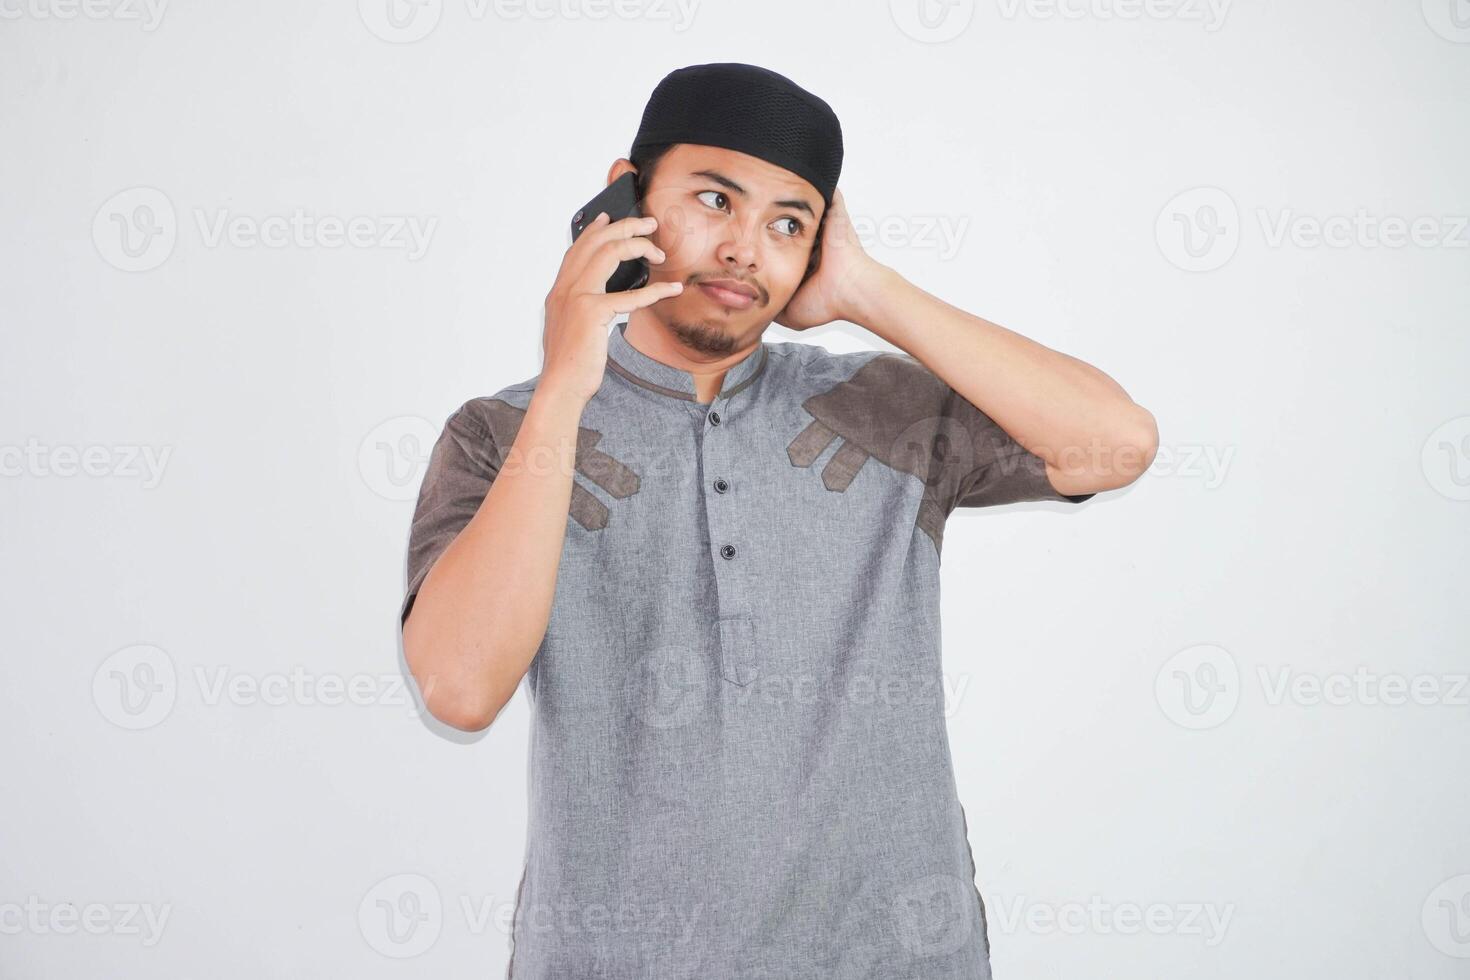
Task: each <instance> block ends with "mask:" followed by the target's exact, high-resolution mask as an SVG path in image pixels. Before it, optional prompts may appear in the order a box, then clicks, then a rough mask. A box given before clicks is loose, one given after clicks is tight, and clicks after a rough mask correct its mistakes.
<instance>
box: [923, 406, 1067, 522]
mask: <svg viewBox="0 0 1470 980" xmlns="http://www.w3.org/2000/svg"><path fill="white" fill-rule="evenodd" d="M944 388H945V392H946V394H945V402H944V404H945V408H944V417H945V419H946V420H947V424H948V425H949V426H950V427H952V428H956V429H957V430H958V431H962V432H963V433H964V434H965V436H966V437H967V438H966V440H965V442H966V443H967V445H965V446H964V447H963V448H962V451H959V452H954V453H953V456H954V458H955V459H956V460H957V462H959V464H960V472H959V474H958V480H957V481H956V482H955V484H954V490H953V492H952V493H953V495H952V497H951V498H950V499H948V500H946V501H943V506H944V510H945V512H946V513H949V512H950V511H952V510H953V509H954V508H956V507H989V506H992V505H995V504H1013V503H1019V502H1021V501H1025V500H1061V501H1065V502H1067V503H1073V504H1080V503H1082V502H1083V501H1085V500H1090V499H1092V498H1093V497H1094V496H1096V494H1095V493H1081V494H1065V493H1061V492H1059V491H1058V490H1057V489H1056V488H1055V487H1053V486H1052V483H1051V480H1050V478H1048V477H1047V475H1046V460H1044V459H1042V458H1041V457H1040V456H1038V455H1036V454H1035V453H1033V452H1031V451H1029V450H1028V449H1027V448H1026V447H1025V446H1023V445H1021V444H1020V443H1019V442H1017V441H1016V440H1015V439H1014V438H1012V437H1011V436H1010V435H1009V434H1008V433H1007V432H1006V431H1005V430H1004V429H1002V428H1001V427H1000V426H999V425H998V424H997V423H996V422H995V421H994V420H993V419H991V418H990V416H988V415H986V414H985V413H984V412H982V411H980V409H978V408H976V407H975V405H974V404H973V403H971V402H970V401H969V400H968V399H967V398H965V396H964V395H962V394H960V393H959V392H958V391H956V390H955V389H954V388H951V387H950V386H949V385H947V384H946V385H944Z"/></svg>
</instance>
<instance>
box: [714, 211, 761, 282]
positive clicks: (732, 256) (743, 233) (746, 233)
mask: <svg viewBox="0 0 1470 980" xmlns="http://www.w3.org/2000/svg"><path fill="white" fill-rule="evenodd" d="M725 227H726V228H727V229H728V230H729V234H728V236H727V237H726V239H725V241H724V242H722V243H721V244H720V261H721V262H723V263H725V264H726V265H733V266H734V267H735V268H737V269H742V270H749V271H754V270H755V269H756V268H758V267H759V265H760V259H761V252H760V236H759V231H758V229H757V228H756V225H755V220H754V219H750V218H747V219H746V220H744V221H730V222H727V223H726V225H725Z"/></svg>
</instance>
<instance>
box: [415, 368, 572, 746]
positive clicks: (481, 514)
mask: <svg viewBox="0 0 1470 980" xmlns="http://www.w3.org/2000/svg"><path fill="white" fill-rule="evenodd" d="M584 404H585V401H584V400H583V399H580V398H576V397H572V396H567V395H563V394H562V393H561V392H560V391H559V390H558V389H553V388H538V390H537V391H536V393H535V394H534V395H533V396H532V398H531V402H530V405H529V406H528V408H527V410H526V415H525V418H524V419H523V420H522V422H521V426H520V430H519V431H518V432H517V434H516V438H515V442H514V443H513V444H512V446H511V448H510V450H509V451H508V452H507V454H506V459H505V461H504V464H503V465H502V466H501V468H500V471H499V473H498V474H497V475H496V478H495V480H494V481H493V482H492V483H491V485H490V489H489V491H488V492H487V493H486V494H485V498H484V500H483V501H481V503H480V506H479V508H478V510H477V511H476V512H475V516H474V517H473V518H471V519H470V521H469V522H468V523H467V524H466V525H465V527H464V529H463V530H461V531H460V533H459V534H458V535H457V536H456V537H455V539H454V540H453V541H452V542H451V543H450V544H449V545H448V547H446V548H445V549H444V552H443V553H442V554H441V555H440V556H439V558H438V560H437V561H436V562H435V563H434V565H433V567H432V568H431V569H430V571H429V574H428V575H427V576H426V577H425V579H424V582H423V584H422V586H421V587H420V589H419V593H418V597H417V598H416V599H415V600H414V606H413V610H412V612H411V613H410V614H409V617H408V620H407V622H405V624H404V627H403V648H404V655H405V657H406V658H407V660H408V664H409V668H410V669H411V670H412V671H413V674H414V678H415V680H416V681H417V682H418V684H419V688H420V690H421V691H422V692H423V696H424V702H425V704H426V706H427V707H428V708H429V710H430V712H432V713H433V714H434V716H435V717H437V718H439V719H441V720H442V721H444V722H446V723H447V724H450V725H453V726H454V727H456V728H462V729H465V730H478V729H481V728H484V727H485V726H487V725H489V724H490V722H491V721H493V720H494V718H495V716H496V715H497V714H499V712H500V710H501V708H503V707H504V706H505V704H506V703H507V702H508V701H509V700H510V699H511V697H512V696H513V695H514V694H515V690H516V687H517V685H519V684H520V681H521V678H522V677H523V676H524V675H525V673H526V670H527V668H528V667H529V666H530V664H531V661H532V659H533V658H534V657H535V655H536V651H537V649H539V648H540V645H541V641H542V639H543V638H544V637H545V635H546V627H547V624H548V622H549V621H550V616H551V603H552V597H553V594H554V592H555V588H556V575H557V568H558V565H559V563H560V560H561V553H562V547H563V544H564V540H565V537H566V522H567V512H568V510H569V507H570V503H571V494H572V472H573V468H574V465H575V462H576V444H577V429H578V425H579V423H580V419H581V414H582V409H583V407H584Z"/></svg>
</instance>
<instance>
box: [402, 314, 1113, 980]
mask: <svg viewBox="0 0 1470 980" xmlns="http://www.w3.org/2000/svg"><path fill="white" fill-rule="evenodd" d="M625 326H626V323H625V322H619V323H617V324H616V326H615V327H614V328H613V330H612V331H611V333H610V335H609V337H608V362H607V369H606V371H605V374H604V377H603V381H602V384H601V387H600V388H599V389H598V391H597V393H596V394H595V395H594V396H593V397H592V399H591V400H590V401H589V402H588V403H587V405H586V408H585V410H584V412H583V414H582V418H581V428H580V431H579V433H578V440H577V452H576V474H575V477H574V481H573V482H574V487H573V491H572V500H571V507H570V512H569V514H568V517H567V529H566V540H565V546H564V549H563V552H562V556H561V564H560V568H559V571H558V576H557V582H556V590H555V597H554V600H553V607H552V613H551V618H550V622H549V625H548V627H547V630H546V636H545V638H544V640H543V642H542V644H541V646H540V648H539V649H538V650H537V652H536V655H535V658H534V659H533V660H532V662H531V665H530V669H529V670H528V672H527V674H526V677H525V680H524V682H523V683H525V684H526V686H527V688H528V692H529V695H530V699H531V705H532V716H531V717H532V722H531V725H532V732H531V741H530V751H529V756H530V758H529V768H530V771H529V776H530V783H529V786H530V800H529V831H528V837H527V846H526V854H525V865H524V871H523V874H522V877H521V881H520V885H519V887H518V889H517V892H516V902H515V913H514V918H513V926H512V954H511V964H510V970H509V973H508V975H509V976H511V977H514V978H524V980H541V978H557V980H567V978H574V977H575V978H584V977H598V978H612V980H625V978H627V980H633V978H638V980H644V978H653V977H658V978H685V977H688V978H700V980H716V978H742V980H743V978H751V980H756V978H759V980H771V978H778V977H792V978H802V980H815V978H824V977H831V978H841V980H847V978H859V977H883V978H885V980H901V978H915V980H918V978H923V980H948V978H961V977H963V978H966V980H975V978H988V977H989V976H990V967H989V941H988V936H987V929H986V919H985V911H984V906H983V903H982V901H981V898H980V894H979V892H978V890H977V888H976V884H975V866H974V863H973V860H972V857H971V852H970V845H969V840H968V836H967V826H966V821H965V816H964V811H963V808H962V807H961V805H960V802H959V799H958V795H957V791H956V787H955V781H954V774H953V770H952V767H951V761H950V752H949V742H948V736H947V733H946V729H945V717H944V694H943V684H942V674H941V662H940V622H939V565H940V553H941V545H942V540H943V530H944V523H945V519H946V518H947V517H948V515H949V514H950V513H951V512H952V511H953V510H954V508H955V507H982V506H986V505H991V504H1003V503H1009V502H1014V501H1022V500H1064V501H1072V502H1080V501H1083V500H1086V499H1088V498H1089V497H1091V496H1092V494H1082V495H1078V496H1066V495H1063V494H1061V493H1058V492H1057V491H1056V490H1055V489H1053V487H1052V486H1051V483H1050V481H1049V480H1048V479H1047V477H1046V468H1045V466H1046V464H1045V462H1044V461H1043V460H1042V459H1041V458H1040V457H1038V456H1036V455H1034V454H1032V453H1030V452H1028V451H1027V450H1026V449H1025V448H1024V447H1022V446H1021V445H1020V444H1019V443H1017V442H1016V441H1015V440H1013V439H1012V438H1011V437H1010V436H1008V435H1007V434H1006V433H1005V432H1004V431H1003V430H1002V429H1000V427H999V426H997V425H996V424H995V423H994V422H993V421H991V420H990V419H989V418H988V417H986V416H985V415H984V414H983V413H982V412H980V411H979V410H978V409H977V408H975V407H974V406H973V405H972V404H970V403H969V402H968V401H967V400H965V399H964V398H963V396H961V395H959V394H958V393H957V392H956V391H955V390H954V389H953V388H951V387H949V386H948V385H947V384H945V383H944V381H943V380H942V379H940V378H939V377H938V376H937V375H935V374H934V373H933V372H932V371H930V370H929V369H928V368H926V367H925V366H923V364H922V363H921V362H919V361H918V360H917V359H915V358H913V357H910V356H908V355H906V354H897V353H890V352H880V351H863V352H858V353H845V354H833V353H830V352H828V351H826V350H825V349H823V348H821V347H817V346H812V345H808V344H798V343H777V342H762V343H761V344H760V346H759V347H757V348H756V349H755V350H754V351H753V352H752V353H751V354H750V355H749V356H748V357H746V358H745V359H744V360H742V361H741V362H740V363H738V364H736V365H735V366H734V367H732V368H730V370H729V371H728V372H727V373H726V375H725V377H724V380H723V387H722V390H721V391H720V394H719V395H718V396H717V397H716V398H715V399H714V401H713V402H712V403H709V404H702V403H700V402H698V401H697V400H696V399H695V388H694V383H693V378H692V377H691V376H690V375H689V374H688V373H686V372H684V371H681V370H678V369H677V368H673V367H670V366H668V365H665V364H662V363H660V362H659V361H656V360H654V359H653V358H651V357H649V356H647V355H645V354H643V353H642V352H640V351H639V350H637V349H636V348H634V347H633V346H632V345H631V344H629V343H628V341H627V339H626V338H625V337H624V336H623V330H624V328H625ZM538 377H539V376H538ZM536 381H537V379H536V378H533V379H531V380H530V381H526V382H523V383H521V384H516V385H511V386H509V387H507V388H504V389H502V390H501V391H499V392H497V393H496V394H495V395H494V396H491V397H488V398H474V399H471V400H470V401H468V402H466V403H465V404H464V405H463V406H462V407H460V408H459V409H458V410H457V411H455V412H454V414H453V415H451V416H450V418H449V419H448V420H447V421H446V423H445V425H444V429H443V432H442V434H441V436H440V437H439V439H438V441H437V442H436V444H435V445H434V448H433V451H432V453H431V454H430V458H429V464H428V470H427V473H426V475H425V477H424V480H423V484H422V486H421V488H420V491H419V498H418V503H417V506H416V508H415V512H414V517H413V525H412V530H411V535H410V543H409V553H408V585H407V590H406V595H405V597H404V603H403V607H402V613H403V616H404V617H406V616H407V613H408V610H409V608H410V607H411V605H412V602H413V598H414V595H415V594H416V593H417V591H418V588H419V586H420V584H421V583H422V582H423V580H424V577H425V576H426V575H427V574H428V571H429V568H430V566H431V565H432V564H433V562H434V560H435V559H436V558H437V557H438V556H439V554H440V553H441V552H442V551H443V550H444V548H445V546H447V545H448V544H449V542H450V541H452V540H453V538H454V536H455V535H456V534H457V533H458V532H459V530H460V529H461V528H463V527H464V525H465V524H466V523H467V522H468V521H469V520H470V518H471V517H472V516H473V515H474V513H475V511H476V509H477V508H478V506H479V504H480V501H481V500H482V499H483V498H484V496H485V493H486V491H487V490H488V489H489V486H490V484H491V482H492V481H493V480H494V479H495V476H496V473H497V471H498V470H499V468H500V467H501V466H502V465H504V464H505V452H506V451H507V450H508V449H509V447H510V446H511V444H512V443H513V441H514V440H515V436H516V431H517V429H518V428H519V425H520V422H521V419H522V418H523V416H524V413H525V411H526V408H527V407H528V405H529V404H530V401H531V396H532V393H533V392H534V390H535V387H536Z"/></svg>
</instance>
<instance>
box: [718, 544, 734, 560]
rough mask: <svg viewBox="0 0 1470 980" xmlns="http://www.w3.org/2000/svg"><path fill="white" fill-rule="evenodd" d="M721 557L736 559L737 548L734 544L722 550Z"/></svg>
mask: <svg viewBox="0 0 1470 980" xmlns="http://www.w3.org/2000/svg"><path fill="white" fill-rule="evenodd" d="M720 557H721V558H734V557H735V546H734V545H733V544H727V545H725V546H724V547H723V548H721V549H720Z"/></svg>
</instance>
